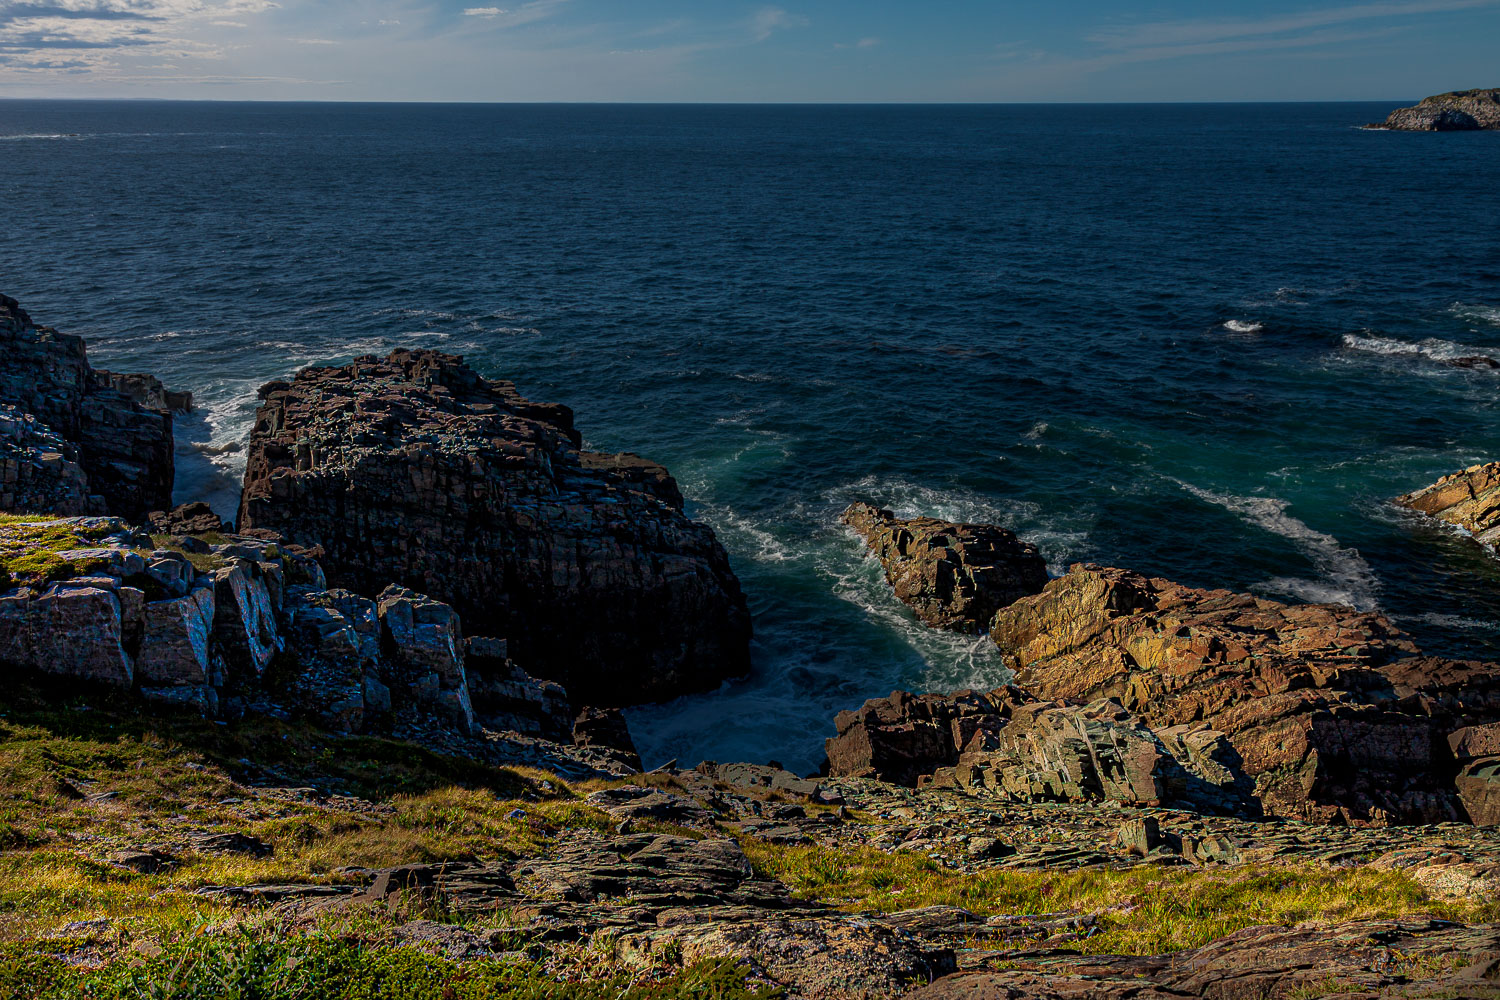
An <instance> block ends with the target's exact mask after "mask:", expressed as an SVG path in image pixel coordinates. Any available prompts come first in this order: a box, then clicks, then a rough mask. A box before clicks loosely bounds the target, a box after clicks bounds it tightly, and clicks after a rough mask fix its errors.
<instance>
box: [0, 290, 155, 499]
mask: <svg viewBox="0 0 1500 1000" xmlns="http://www.w3.org/2000/svg"><path fill="white" fill-rule="evenodd" d="M0 353H3V354H4V356H5V361H6V363H5V367H4V369H3V370H0V404H7V405H9V406H11V407H13V408H14V409H15V410H18V411H20V412H22V413H27V414H30V415H32V416H33V417H35V418H36V420H37V421H38V422H39V423H41V424H42V425H45V427H47V428H48V429H49V430H50V431H51V432H52V433H53V434H55V435H56V436H57V437H58V438H61V439H62V440H64V441H67V442H69V443H70V444H71V445H72V446H73V448H74V449H76V451H74V452H73V453H72V454H69V453H58V452H51V453H49V454H62V455H63V458H64V459H65V460H67V461H74V462H76V464H77V466H78V467H79V468H80V469H81V470H82V472H83V473H84V474H85V476H86V477H87V479H88V485H87V489H86V491H85V492H84V495H89V496H92V495H95V494H97V495H98V496H99V497H100V498H101V501H100V502H101V504H102V509H105V510H108V511H109V512H110V513H112V514H117V515H120V516H122V517H127V518H130V519H131V520H134V521H139V520H141V519H142V518H144V517H145V515H146V512H147V511H150V510H155V509H158V508H165V507H168V506H170V504H171V498H172V476H173V464H172V414H171V412H170V411H169V410H167V409H153V408H151V407H149V406H143V405H141V403H138V402H137V401H136V400H135V399H133V398H132V397H131V396H130V395H128V394H127V393H125V392H121V391H120V390H119V389H117V388H115V386H114V384H113V382H112V381H111V380H110V378H109V377H106V376H101V375H100V373H97V372H95V371H94V370H93V369H92V368H91V367H90V366H89V363H88V358H87V354H86V351H85V349H84V343H83V340H82V339H81V338H79V337H75V336H70V335H68V334H63V333H59V332H57V331H56V330H53V329H50V328H48V327H39V326H37V325H36V324H34V323H33V322H32V321H31V317H30V316H28V315H27V314H26V313H25V311H24V310H22V309H21V307H20V305H19V304H18V303H17V302H16V300H15V299H12V298H9V297H6V296H3V295H0ZM75 456H76V457H75ZM4 492H6V491H5V490H3V489H0V493H4ZM78 493H79V491H78V490H68V491H64V493H63V495H62V497H61V502H60V503H59V504H58V505H57V506H49V507H45V508H42V509H33V510H31V511H30V512H31V513H42V512H48V513H60V514H76V513H85V512H89V513H92V512H95V511H96V510H98V509H100V508H96V507H93V506H92V505H90V507H89V509H88V510H87V511H85V510H83V509H81V508H80V507H78V505H77V503H76V499H77V495H78ZM27 502H28V503H35V502H36V501H35V500H34V499H30V500H28V501H27ZM12 509H14V508H12Z"/></svg>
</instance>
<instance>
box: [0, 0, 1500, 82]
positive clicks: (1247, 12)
mask: <svg viewBox="0 0 1500 1000" xmlns="http://www.w3.org/2000/svg"><path fill="white" fill-rule="evenodd" d="M475 4H495V6H475ZM1494 86H1500V0H1376V2H1366V3H1342V4H1340V3H1322V4H1319V3H1316V2H1312V3H1309V2H1302V3H1295V2H1292V3H1288V2H1282V0H1263V2H1259V3H1244V2H1228V3H1225V2H1212V0H1199V2H1185V0H1158V2H1156V3H1153V4H1150V5H1135V4H1131V3H1120V2H1113V3H1110V2H1102V0H1050V2H1049V0H1041V2H1037V0H1028V2H1009V0H922V2H896V0H785V2H782V3H774V4H764V3H739V2H734V0H697V2H687V0H457V2H450V0H425V2H424V0H0V97H23V98H32V97H137V98H183V99H219V100H328V101H348V100H363V101H644V102H655V101H674V102H675V101H726V102H730V101H755V102H781V101H810V102H845V101H877V102H909V101H915V102H968V101H980V102H991V101H993V102H1011V101H1025V102H1032V101H1182V100H1192V101H1239V100H1372V101H1383V100H1393V99H1408V98H1409V99H1416V98H1419V97H1423V96H1425V95H1427V94H1431V93H1438V92H1441V91H1447V90H1454V89H1460V88H1468V87H1494Z"/></svg>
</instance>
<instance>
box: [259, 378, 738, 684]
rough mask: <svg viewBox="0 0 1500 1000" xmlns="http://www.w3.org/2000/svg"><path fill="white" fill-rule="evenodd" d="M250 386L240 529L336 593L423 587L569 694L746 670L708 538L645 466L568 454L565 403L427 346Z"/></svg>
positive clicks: (724, 577)
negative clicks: (279, 541)
mask: <svg viewBox="0 0 1500 1000" xmlns="http://www.w3.org/2000/svg"><path fill="white" fill-rule="evenodd" d="M261 398H262V400H263V404H262V406H261V407H260V410H259V411H258V413H257V417H256V424H255V429H254V431H253V432H252V435H251V442H250V451H249V456H248V464H247V467H246V473H245V493H244V500H243V504H242V507H241V513H240V518H239V527H240V529H241V530H242V531H243V530H247V529H248V530H251V531H256V530H262V529H269V530H271V531H274V532H277V533H279V534H281V535H283V536H285V537H286V538H287V539H289V540H292V541H297V542H301V543H303V544H307V545H318V546H321V547H322V549H323V550H324V552H325V553H326V560H325V566H326V568H327V569H328V571H329V580H330V582H332V583H333V584H334V585H335V586H341V587H347V588H348V589H351V590H354V591H357V592H359V593H363V594H366V595H367V596H374V595H375V594H377V593H378V592H379V591H380V589H381V588H383V587H385V586H386V585H387V584H388V583H390V582H392V581H394V582H396V583H398V584H400V585H402V586H407V587H411V588H413V589H414V590H418V591H420V592H422V593H425V594H430V595H432V596H433V597H434V598H436V599H438V600H442V601H444V602H446V603H449V604H451V605H452V606H453V607H454V608H455V610H456V611H457V612H458V613H459V614H460V615H462V616H463V618H464V621H465V622H466V623H467V624H468V626H469V628H470V629H471V631H473V632H475V633H478V634H481V635H491V636H503V637H504V638H505V639H506V640H507V642H508V643H509V645H510V655H511V656H514V657H515V658H516V660H517V661H518V662H520V663H523V664H525V666H526V668H527V670H528V671H530V672H532V673H534V674H537V675H539V676H542V677H547V678H551V679H553V680H557V681H559V682H561V683H562V684H563V685H564V686H565V687H566V688H567V690H568V692H569V693H570V694H571V695H572V696H573V697H574V698H575V699H578V700H579V701H583V702H588V703H600V704H617V705H618V704H633V703H637V702H642V701H650V700H657V699H663V698H668V697H672V696H674V695H678V694H682V693H685V692H689V691H703V690H711V689H713V688H715V687H717V686H718V685H719V684H720V683H722V682H723V680H724V679H726V678H728V677H734V676H738V675H741V674H743V673H745V672H746V671H747V670H748V668H749V645H748V644H749V635H750V620H749V614H748V612H747V610H746V606H745V600H744V597H743V595H742V594H741V592H740V586H739V582H738V581H737V580H736V579H735V576H734V573H733V572H732V571H731V570H730V568H729V561H728V557H727V556H726V554H725V552H724V550H723V548H722V547H721V546H720V545H719V543H718V541H717V540H716V539H715V538H714V535H713V532H712V530H711V529H709V528H708V527H707V526H705V525H702V524H698V523H696V522H694V521H691V520H689V519H688V518H687V517H686V516H684V514H683V512H682V509H681V496H680V494H679V493H678V492H677V489H676V486H675V484H674V483H672V481H671V478H670V477H669V476H668V475H667V474H666V471H665V470H664V469H662V468H661V467H660V466H656V465H654V464H652V463H649V462H645V461H644V460H642V459H639V458H636V457H634V456H628V455H627V456H599V455H591V454H589V453H586V452H583V451H581V450H580V448H579V441H580V438H579V435H578V432H577V431H576V430H574V429H573V424H572V414H571V412H570V411H569V410H568V409H567V408H566V407H562V406H555V405H546V404H538V403H533V402H531V401H529V400H527V399H525V398H523V397H522V396H521V395H520V394H518V393H517V392H516V390H515V388H514V387H513V386H512V385H511V384H510V383H508V382H500V381H492V380H486V379H483V378H480V377H479V376H478V375H477V374H476V373H475V372H473V371H472V370H471V369H469V368H468V367H467V366H465V365H464V364H463V363H462V361H461V359H459V358H457V357H454V356H451V355H445V354H437V353H434V352H427V351H421V352H413V351H395V352H392V353H391V354H390V356H389V357H386V358H383V359H382V358H375V357H363V358H359V359H357V360H356V361H354V362H353V363H351V364H349V365H345V366H343V367H340V368H310V369H305V370H303V371H301V372H299V373H298V374H297V376H296V378H295V379H293V380H292V381H290V382H273V383H270V384H269V385H266V386H264V387H263V388H262V389H261Z"/></svg>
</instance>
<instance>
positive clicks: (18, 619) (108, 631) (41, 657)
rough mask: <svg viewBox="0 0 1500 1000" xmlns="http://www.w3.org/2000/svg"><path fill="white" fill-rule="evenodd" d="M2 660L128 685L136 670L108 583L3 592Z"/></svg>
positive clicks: (0, 602) (47, 671)
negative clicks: (125, 644) (34, 591)
mask: <svg viewBox="0 0 1500 1000" xmlns="http://www.w3.org/2000/svg"><path fill="white" fill-rule="evenodd" d="M0 663H3V664H6V665H23V666H28V667H31V668H32V669H35V670H37V671H38V672H40V673H44V674H51V675H54V676H62V677H76V678H78V679H80V680H86V681H90V682H92V683H98V684H107V685H109V686H111V687H118V688H127V689H128V688H129V687H130V686H131V683H132V681H133V679H134V669H135V668H134V664H133V663H132V662H131V658H130V655H129V654H128V653H126V652H125V647H124V643H123V632H122V627H121V623H120V599H119V598H118V597H117V596H115V593H114V592H113V590H112V589H111V588H110V587H109V586H107V585H104V586H99V585H95V584H93V583H83V582H78V583H72V582H65V583H55V584H53V585H51V586H50V587H48V588H47V589H46V590H44V591H42V592H41V593H33V592H31V591H28V590H24V589H22V590H12V591H10V592H9V593H4V594H0Z"/></svg>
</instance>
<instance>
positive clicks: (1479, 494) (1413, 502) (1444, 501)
mask: <svg viewBox="0 0 1500 1000" xmlns="http://www.w3.org/2000/svg"><path fill="white" fill-rule="evenodd" d="M1396 503H1397V504H1398V505H1399V506H1402V507H1406V508H1408V509H1409V510H1414V511H1418V512H1419V513H1422V514H1426V515H1428V516H1430V517H1435V518H1437V519H1438V520H1440V521H1446V522H1447V523H1449V524H1452V525H1455V526H1457V527H1459V528H1462V529H1464V530H1465V531H1467V532H1468V533H1469V534H1471V535H1473V536H1474V538H1475V539H1476V540H1477V541H1479V542H1480V543H1482V544H1484V545H1489V546H1494V545H1495V544H1496V543H1497V542H1500V462H1490V463H1488V464H1485V465H1475V466H1473V467H1471V468H1468V469H1464V470H1463V471H1462V472H1455V473H1453V475H1451V476H1444V477H1443V478H1442V479H1439V480H1438V481H1437V482H1435V483H1433V484H1432V485H1431V486H1428V487H1426V488H1425V489H1420V490H1417V491H1415V492H1413V493H1408V494H1406V495H1405V496H1401V497H1397V498H1396Z"/></svg>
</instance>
